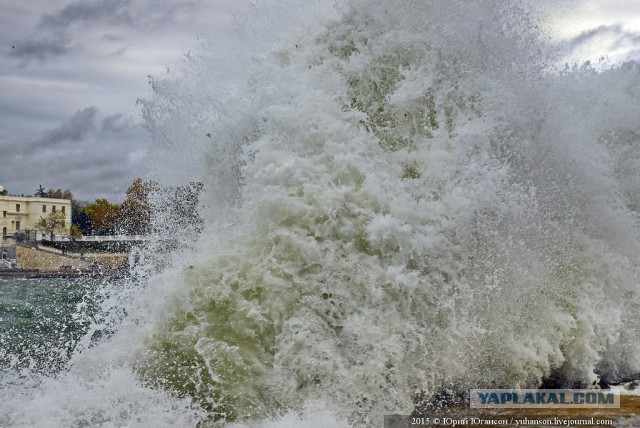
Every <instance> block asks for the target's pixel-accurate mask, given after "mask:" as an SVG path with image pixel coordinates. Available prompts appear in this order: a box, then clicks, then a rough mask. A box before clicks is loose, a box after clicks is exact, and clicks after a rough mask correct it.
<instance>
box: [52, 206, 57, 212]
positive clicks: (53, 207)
mask: <svg viewBox="0 0 640 428" xmlns="http://www.w3.org/2000/svg"><path fill="white" fill-rule="evenodd" d="M51 212H52V213H54V212H56V206H55V205H54V206H52V207H51Z"/></svg>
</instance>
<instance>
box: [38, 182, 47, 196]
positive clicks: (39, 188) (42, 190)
mask: <svg viewBox="0 0 640 428" xmlns="http://www.w3.org/2000/svg"><path fill="white" fill-rule="evenodd" d="M35 196H37V197H38V198H46V197H47V192H46V191H45V190H44V187H42V184H39V185H38V188H37V189H36V193H35Z"/></svg>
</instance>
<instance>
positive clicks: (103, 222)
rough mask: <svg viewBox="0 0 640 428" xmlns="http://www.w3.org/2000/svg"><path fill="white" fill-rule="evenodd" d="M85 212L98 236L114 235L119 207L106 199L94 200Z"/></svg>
mask: <svg viewBox="0 0 640 428" xmlns="http://www.w3.org/2000/svg"><path fill="white" fill-rule="evenodd" d="M85 212H86V213H87V215H88V216H89V218H90V219H91V226H92V227H93V230H94V231H96V232H97V233H98V234H99V235H109V234H113V233H115V231H116V229H117V224H118V218H119V213H120V205H118V204H112V203H110V202H109V201H107V200H106V199H96V200H95V202H93V203H91V204H89V205H87V207H86V208H85Z"/></svg>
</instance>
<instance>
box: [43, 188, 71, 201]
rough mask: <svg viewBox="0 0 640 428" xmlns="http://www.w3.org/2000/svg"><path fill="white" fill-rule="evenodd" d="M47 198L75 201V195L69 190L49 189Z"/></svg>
mask: <svg viewBox="0 0 640 428" xmlns="http://www.w3.org/2000/svg"><path fill="white" fill-rule="evenodd" d="M41 187H42V186H41ZM45 197H46V198H54V199H68V200H73V193H71V190H69V189H67V190H62V189H49V190H47V192H46V196H45Z"/></svg>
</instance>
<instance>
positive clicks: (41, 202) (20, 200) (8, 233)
mask: <svg viewBox="0 0 640 428" xmlns="http://www.w3.org/2000/svg"><path fill="white" fill-rule="evenodd" d="M58 211H60V212H62V213H64V217H65V222H64V232H62V231H61V232H59V233H62V234H63V235H67V234H68V233H69V228H70V227H71V201H70V200H67V199H53V198H37V197H30V196H0V242H2V241H6V240H8V239H12V238H13V237H14V236H15V234H16V233H20V232H28V233H30V236H31V237H32V238H35V239H38V240H39V239H42V231H41V230H39V229H38V228H37V224H38V222H39V221H40V219H41V218H46V217H47V216H48V215H49V214H50V213H52V212H58Z"/></svg>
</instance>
